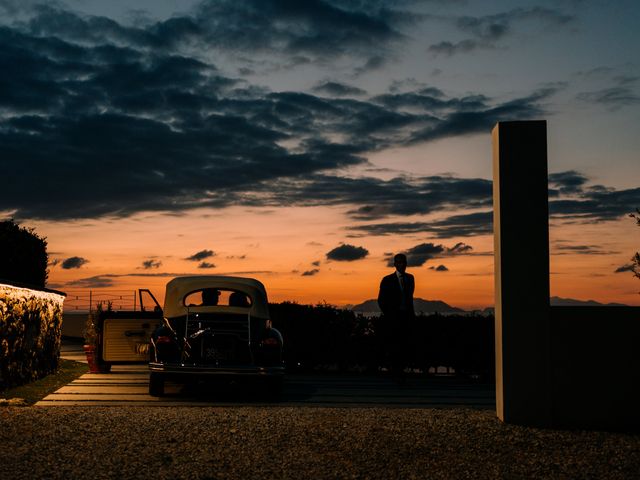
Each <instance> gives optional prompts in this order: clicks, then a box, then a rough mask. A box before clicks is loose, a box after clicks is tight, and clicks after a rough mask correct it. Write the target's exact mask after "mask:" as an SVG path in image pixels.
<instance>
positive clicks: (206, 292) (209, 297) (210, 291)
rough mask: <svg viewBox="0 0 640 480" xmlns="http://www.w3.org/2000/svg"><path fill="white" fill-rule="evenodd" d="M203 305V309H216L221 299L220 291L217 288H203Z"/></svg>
mask: <svg viewBox="0 0 640 480" xmlns="http://www.w3.org/2000/svg"><path fill="white" fill-rule="evenodd" d="M201 295H202V303H201V304H200V305H201V306H203V307H214V306H216V305H218V300H219V298H220V290H218V289H217V288H203V289H202V294H201Z"/></svg>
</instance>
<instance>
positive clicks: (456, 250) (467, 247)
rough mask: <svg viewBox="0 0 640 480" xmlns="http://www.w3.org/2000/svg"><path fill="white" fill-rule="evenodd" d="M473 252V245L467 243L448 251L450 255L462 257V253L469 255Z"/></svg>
mask: <svg viewBox="0 0 640 480" xmlns="http://www.w3.org/2000/svg"><path fill="white" fill-rule="evenodd" d="M471 250H473V247H472V246H471V245H467V244H466V243H462V242H459V243H456V244H455V245H454V246H453V247H451V248H448V249H447V254H448V255H460V254H462V253H468V252H470V251H471Z"/></svg>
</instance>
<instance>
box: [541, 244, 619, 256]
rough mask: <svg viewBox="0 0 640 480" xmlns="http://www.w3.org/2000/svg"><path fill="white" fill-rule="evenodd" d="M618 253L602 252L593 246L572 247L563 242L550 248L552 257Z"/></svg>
mask: <svg viewBox="0 0 640 480" xmlns="http://www.w3.org/2000/svg"><path fill="white" fill-rule="evenodd" d="M617 253H620V252H613V251H610V250H603V249H602V248H600V247H597V246H595V245H573V244H566V243H564V242H561V241H559V242H556V244H555V245H554V246H553V247H552V254H553V255H614V254H617Z"/></svg>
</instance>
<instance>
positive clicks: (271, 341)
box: [262, 337, 278, 347]
mask: <svg viewBox="0 0 640 480" xmlns="http://www.w3.org/2000/svg"><path fill="white" fill-rule="evenodd" d="M262 345H264V346H266V347H277V346H278V340H277V339H275V338H273V337H269V338H265V339H264V340H262Z"/></svg>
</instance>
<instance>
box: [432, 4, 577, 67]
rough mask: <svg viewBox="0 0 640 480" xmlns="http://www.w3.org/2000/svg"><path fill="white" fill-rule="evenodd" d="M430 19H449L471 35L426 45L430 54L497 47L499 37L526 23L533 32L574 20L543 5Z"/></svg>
mask: <svg viewBox="0 0 640 480" xmlns="http://www.w3.org/2000/svg"><path fill="white" fill-rule="evenodd" d="M431 18H436V19H439V20H445V21H450V22H452V23H453V25H454V26H455V27H456V28H457V29H458V30H459V31H460V32H462V33H464V34H468V35H471V37H472V38H465V39H463V40H459V41H456V42H451V41H443V42H439V43H436V44H433V45H431V46H430V47H429V48H428V51H429V52H431V53H433V54H436V55H446V56H451V55H455V54H459V53H468V52H472V51H474V50H477V49H493V48H497V47H498V46H499V45H500V41H501V40H503V39H504V38H506V37H508V36H510V35H513V34H515V33H518V32H520V31H524V30H525V29H526V28H527V27H528V26H533V28H534V31H535V32H536V33H540V30H549V29H554V28H558V27H564V26H566V25H567V24H570V23H571V22H573V21H574V20H575V17H574V16H572V15H568V14H565V13H563V12H562V11H560V10H557V9H551V8H544V7H532V8H516V9H513V10H510V11H508V12H501V13H497V14H493V15H485V16H479V17H471V16H461V17H455V18H446V17H431Z"/></svg>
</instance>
